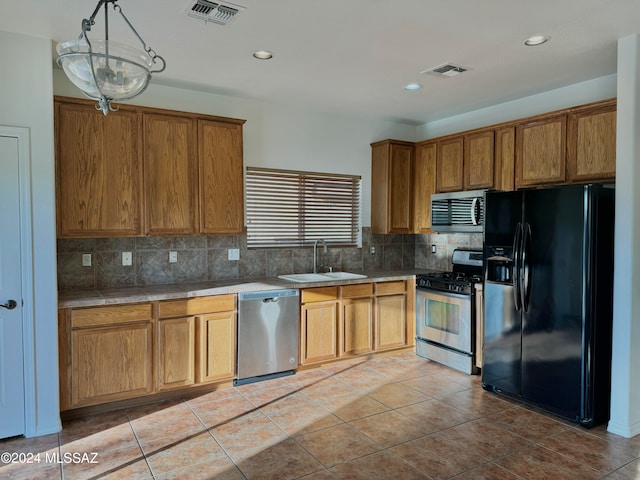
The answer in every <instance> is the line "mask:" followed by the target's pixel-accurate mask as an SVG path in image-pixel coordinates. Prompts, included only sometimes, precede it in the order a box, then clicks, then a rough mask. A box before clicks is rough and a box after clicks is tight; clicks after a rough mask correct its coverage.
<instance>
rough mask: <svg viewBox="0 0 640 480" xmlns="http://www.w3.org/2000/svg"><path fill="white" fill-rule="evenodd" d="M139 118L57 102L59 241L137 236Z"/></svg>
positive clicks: (138, 228)
mask: <svg viewBox="0 0 640 480" xmlns="http://www.w3.org/2000/svg"><path fill="white" fill-rule="evenodd" d="M139 131H140V116H139V115H138V114H136V113H134V112H130V111H126V110H125V109H123V110H122V111H119V112H118V113H117V114H114V115H108V116H106V117H105V116H104V115H103V114H102V112H100V111H97V110H96V109H95V107H94V105H78V104H73V103H69V104H67V103H62V102H56V140H57V142H56V199H57V202H56V206H57V224H58V236H60V237H108V236H133V235H140V234H141V233H142V227H141V200H140V192H141V190H142V188H141V167H142V162H141V158H140V152H141V147H140V134H139Z"/></svg>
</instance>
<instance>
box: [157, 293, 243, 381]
mask: <svg viewBox="0 0 640 480" xmlns="http://www.w3.org/2000/svg"><path fill="white" fill-rule="evenodd" d="M158 311H159V317H160V319H159V321H158V323H159V325H160V327H159V330H160V335H159V336H158V338H159V342H158V359H159V365H158V373H159V375H158V383H159V388H160V389H168V388H178V387H185V386H188V385H192V384H198V383H206V382H214V381H220V380H230V379H232V378H233V376H234V374H235V366H236V356H235V355H236V348H235V347H236V296H235V295H217V296H213V297H198V298H191V299H187V300H168V301H164V302H160V303H159V306H158ZM183 314H189V315H188V316H178V317H175V318H173V317H174V316H175V315H183ZM163 317H169V318H163Z"/></svg>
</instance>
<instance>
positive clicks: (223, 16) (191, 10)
mask: <svg viewBox="0 0 640 480" xmlns="http://www.w3.org/2000/svg"><path fill="white" fill-rule="evenodd" d="M245 10H246V8H245V7H241V6H240V5H234V4H233V3H228V2H224V3H223V2H210V1H208V0H195V2H193V3H191V4H189V7H188V8H187V15H189V16H190V17H193V18H197V19H200V20H204V21H205V22H212V23H217V24H218V25H229V24H230V23H231V22H233V21H234V20H235V18H236V17H237V16H238V15H239V14H240V13H242V12H244V11H245Z"/></svg>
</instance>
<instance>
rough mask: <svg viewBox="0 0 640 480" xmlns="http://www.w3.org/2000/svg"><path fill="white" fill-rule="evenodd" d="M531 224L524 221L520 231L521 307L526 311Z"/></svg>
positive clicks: (529, 284) (528, 295)
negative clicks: (521, 231)
mask: <svg viewBox="0 0 640 480" xmlns="http://www.w3.org/2000/svg"><path fill="white" fill-rule="evenodd" d="M530 263H531V225H529V224H528V223H525V224H524V226H523V233H522V271H521V275H522V279H521V282H522V287H521V289H520V294H521V295H522V309H523V310H524V311H525V312H526V311H527V310H528V309H529V299H530V298H531V265H530Z"/></svg>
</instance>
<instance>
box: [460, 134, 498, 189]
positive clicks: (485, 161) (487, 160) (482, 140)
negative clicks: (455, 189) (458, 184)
mask: <svg viewBox="0 0 640 480" xmlns="http://www.w3.org/2000/svg"><path fill="white" fill-rule="evenodd" d="M493 142H494V132H493V130H489V131H486V132H478V133H474V134H472V135H468V136H466V137H465V138H464V188H465V189H466V190H476V189H480V188H493V187H494V163H495V162H494V154H495V151H494V147H493Z"/></svg>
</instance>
